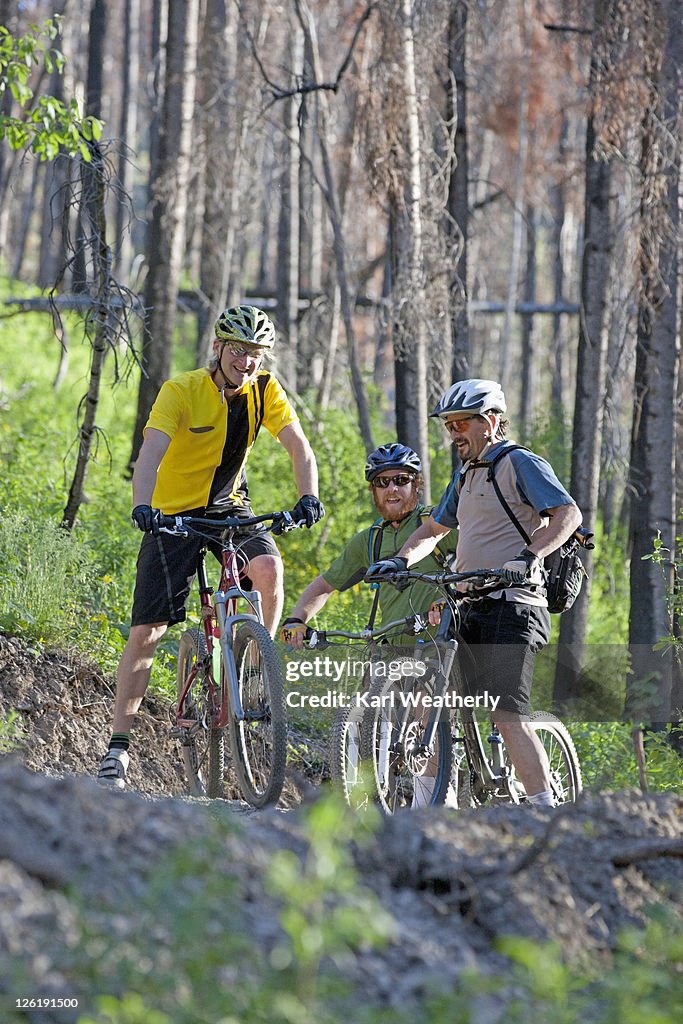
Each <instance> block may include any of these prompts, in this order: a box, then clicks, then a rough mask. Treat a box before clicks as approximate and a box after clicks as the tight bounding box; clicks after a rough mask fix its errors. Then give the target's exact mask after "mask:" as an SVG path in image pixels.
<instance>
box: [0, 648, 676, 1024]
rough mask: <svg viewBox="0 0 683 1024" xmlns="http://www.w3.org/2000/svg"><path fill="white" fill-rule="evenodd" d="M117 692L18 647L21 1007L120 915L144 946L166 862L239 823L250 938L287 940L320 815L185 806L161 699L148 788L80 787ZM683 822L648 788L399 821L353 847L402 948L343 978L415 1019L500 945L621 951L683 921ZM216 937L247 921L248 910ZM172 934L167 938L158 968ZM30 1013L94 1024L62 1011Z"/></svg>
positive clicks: (89, 672) (228, 839)
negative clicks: (279, 881)
mask: <svg viewBox="0 0 683 1024" xmlns="http://www.w3.org/2000/svg"><path fill="white" fill-rule="evenodd" d="M111 696H112V695H111V688H110V685H109V684H108V683H107V681H106V680H103V679H102V678H101V677H100V676H99V675H98V674H97V672H96V671H94V670H93V669H92V667H86V666H83V665H82V664H81V663H80V662H76V661H73V660H71V661H69V660H65V659H63V658H61V657H58V656H56V655H41V656H35V655H33V654H31V653H30V652H29V651H27V649H26V648H25V647H24V646H23V645H22V644H21V643H20V642H19V641H17V640H11V639H7V638H3V637H0V704H2V706H3V710H4V711H6V710H7V709H8V708H10V707H11V708H14V709H15V710H17V711H19V712H20V714H21V717H22V719H23V722H24V732H25V752H24V754H23V755H10V756H6V757H2V758H0V787H1V789H2V793H3V799H2V801H0V993H5V994H6V995H10V996H11V995H12V993H14V992H16V985H17V984H18V982H17V978H18V977H21V979H22V984H23V985H27V984H30V985H31V986H33V988H34V990H35V991H36V992H42V993H46V992H50V993H53V994H59V993H62V994H67V995H68V994H70V993H71V994H72V993H73V991H74V986H75V985H76V986H77V985H78V984H81V985H84V984H85V982H84V981H83V979H84V978H87V977H88V972H91V973H92V969H93V968H92V964H83V963H80V962H78V959H77V958H76V962H74V957H75V956H76V954H75V953H74V952H73V950H74V949H79V948H80V946H79V943H80V942H81V940H82V938H83V935H84V934H85V933H86V932H87V930H88V929H89V928H96V927H98V926H99V927H101V925H102V921H103V920H104V921H106V922H107V924H106V927H107V929H109V928H110V924H109V921H110V919H111V920H113V921H115V927H116V929H118V931H117V941H119V940H120V941H121V942H123V941H124V940H126V941H127V942H129V943H130V944H132V946H133V947H134V944H135V942H136V941H139V940H138V939H137V938H136V928H137V927H138V922H137V916H136V913H135V911H132V912H131V910H130V908H131V907H137V906H140V907H143V906H144V905H145V901H146V900H147V899H148V898H149V897H150V892H151V891H152V887H153V885H154V882H155V873H156V872H157V870H158V867H159V865H160V864H163V863H166V862H167V859H168V857H169V856H170V855H171V854H172V853H173V851H174V850H178V849H179V848H180V847H181V846H182V845H183V844H184V843H186V842H187V840H188V838H191V839H192V843H193V848H195V849H199V850H201V849H202V848H203V845H204V844H206V843H208V842H210V841H211V836H212V835H214V832H215V826H216V821H217V820H219V821H226V820H228V819H230V821H232V822H233V823H236V824H233V825H232V826H231V827H230V828H229V829H228V830H224V831H222V832H221V834H220V840H219V841H220V843H221V844H222V846H221V850H222V851H224V854H225V855H224V856H223V855H221V856H219V857H218V858H217V860H216V862H215V864H216V872H217V873H218V874H219V875H223V876H225V878H229V879H230V880H231V881H232V883H233V884H234V887H235V888H234V891H235V892H236V894H237V896H236V899H237V900H238V904H239V913H240V915H241V917H240V924H239V928H240V930H241V932H242V933H243V934H244V935H246V936H248V937H249V939H251V940H253V942H254V943H256V944H257V946H258V947H259V948H260V949H261V950H263V952H264V953H268V952H269V951H270V950H272V948H273V946H274V945H275V944H276V943H277V941H278V939H279V937H280V934H281V933H280V930H279V924H278V906H277V902H276V900H275V899H274V897H273V896H272V895H271V894H270V892H269V890H268V888H267V886H265V885H264V875H265V873H266V872H267V870H268V865H269V864H270V863H272V860H273V857H274V856H275V855H276V854H277V852H278V851H281V850H282V849H289V850H292V851H294V853H296V854H297V855H299V856H301V857H302V858H303V857H304V854H305V852H306V849H307V838H306V833H305V830H304V828H303V824H302V823H303V815H302V812H301V811H300V810H297V809H295V810H293V811H292V812H291V813H288V814H282V813H279V812H277V811H268V812H263V813H260V814H253V815H250V814H241V815H239V816H235V815H234V814H232V810H233V809H241V808H242V805H239V804H230V803H228V802H223V801H218V802H213V803H210V802H208V801H192V800H187V799H179V798H178V796H179V794H180V793H181V792H182V782H181V778H180V770H179V759H178V754H177V750H175V749H174V744H173V743H172V742H171V741H170V740H169V739H168V738H167V737H166V735H165V730H166V727H167V726H166V711H165V709H164V708H162V707H159V706H157V705H155V703H154V702H153V701H152V702H150V703H148V705H147V707H146V710H145V714H144V716H143V721H142V725H141V732H140V735H142V736H144V737H145V742H144V747H145V749H146V751H147V752H146V754H143V755H142V757H141V760H140V761H139V762H138V769H142V770H141V774H140V778H141V779H142V780H143V781H144V783H145V784H144V786H140V789H141V790H142V789H144V790H145V792H144V793H143V792H135V791H130V792H125V793H118V792H112V791H110V790H102V789H101V788H100V787H98V786H97V785H96V784H95V783H94V781H93V780H92V778H89V777H79V774H80V775H81V776H83V774H85V775H89V774H90V773H92V771H93V770H94V768H95V766H96V762H97V757H98V754H99V741H100V739H101V737H102V736H103V735H106V728H107V725H108V719H109V713H110V706H109V705H110V701H111ZM139 746H141V747H142V746H143V744H141V743H139ZM160 751H161V752H162V753H163V754H164V756H163V757H160V756H159V752H160ZM166 755H168V756H166ZM22 760H23V761H24V762H25V764H23V763H22ZM28 769H30V770H28ZM133 772H134V774H133V776H132V782H133V786H136V785H137V784H138V775H137V774H136V769H135V768H134V769H133ZM161 794H164V797H165V798H161ZM169 794H170V797H169ZM682 822H683V797H682V796H679V795H672V794H651V795H645V796H643V795H642V794H640V793H638V792H635V791H633V792H623V793H615V794H601V795H598V796H588V797H584V798H582V800H581V801H580V802H579V803H578V804H577V805H576V806H571V807H567V808H562V809H559V810H558V811H543V810H540V809H538V810H532V809H529V808H525V809H521V808H507V807H498V808H493V809H491V810H487V811H482V810H478V811H464V812H459V813H454V812H451V811H447V810H445V809H443V810H426V811H422V812H417V813H414V814H406V815H400V816H397V817H396V818H394V819H385V820H383V821H382V822H381V824H380V827H379V829H378V830H377V832H376V833H375V834H374V835H373V836H372V837H371V838H370V841H369V843H368V844H367V845H363V846H361V847H360V848H356V847H355V846H351V847H350V849H351V850H352V855H353V859H354V862H355V865H356V867H357V869H358V870H359V872H360V874H361V875H362V877H363V879H364V881H365V882H366V884H367V885H368V886H369V887H370V889H371V890H372V891H373V892H374V893H375V895H376V896H377V898H378V899H379V900H380V902H381V905H382V907H383V909H384V911H385V912H386V913H387V914H388V915H389V917H390V919H391V922H392V923H391V939H390V941H389V942H388V944H387V945H386V946H385V947H384V948H382V949H381V950H379V951H374V952H368V951H364V952H363V955H362V956H359V957H356V958H352V959H350V960H348V961H345V962H344V964H343V965H342V966H341V967H340V968H339V969H341V970H342V971H343V972H344V973H345V974H346V975H347V981H348V983H349V984H350V985H351V987H352V989H353V990H354V991H355V992H356V993H358V998H363V999H365V1000H371V1001H375V1002H377V1003H378V1004H379V1005H383V1006H395V1007H403V1008H405V1007H406V1006H410V1005H412V1004H413V1003H414V1004H419V1003H420V1001H421V1000H422V999H423V998H424V995H425V992H429V991H433V990H434V989H435V988H437V987H446V988H448V987H450V986H452V985H454V984H455V983H456V981H457V978H458V976H459V974H460V972H461V971H462V970H463V968H464V967H466V966H472V965H476V966H478V967H479V968H481V969H482V970H484V971H488V970H495V969H500V968H501V967H503V966H504V960H503V958H502V956H501V954H500V953H498V952H497V951H496V949H495V947H494V943H495V940H496V938H497V937H498V936H501V935H506V934H517V935H523V936H526V937H529V938H532V939H536V940H548V939H552V940H555V941H557V942H558V943H560V944H561V946H562V949H563V950H564V951H565V953H566V955H567V956H568V957H569V958H571V959H581V958H582V957H585V956H590V957H591V958H593V959H595V958H601V957H605V956H607V955H608V954H609V951H610V949H612V948H613V946H614V944H615V942H616V939H617V936H618V934H619V933H620V931H621V930H622V929H623V928H624V927H626V926H628V925H638V926H642V925H643V924H644V923H645V921H646V914H647V910H648V908H649V907H652V906H666V907H668V908H670V909H672V910H673V911H674V912H675V913H681V897H682V895H683V828H682ZM302 864H303V860H302ZM190 881H192V880H190ZM157 884H158V879H157ZM192 884H195V883H192ZM196 884H199V883H198V882H197V883H196ZM76 893H79V894H80V895H79V896H78V897H77V896H76ZM182 898H183V893H182V891H181V890H180V889H177V887H174V888H172V889H170V890H169V891H168V893H165V896H164V899H168V900H169V901H171V905H172V901H173V900H174V899H178V900H181V899H182ZM122 908H123V909H125V908H128V913H121V911H122ZM112 915H113V916H112ZM212 924H213V926H214V927H215V928H217V929H219V930H220V929H224V930H229V929H230V928H233V929H234V928H235V921H234V918H232V917H230V915H227V917H225V918H223V917H220V918H217V919H216V921H214V922H213V923H212ZM220 934H221V933H220V931H219V932H217V941H219V940H220ZM65 937H68V941H66V939H65ZM165 941H166V937H165V936H164V935H163V934H160V936H159V937H158V939H155V956H162V955H163V948H164V942H165ZM70 949H71V952H70ZM264 962H267V957H266V959H265V961H264ZM17 972H19V973H17ZM75 979H80V981H77V980H75ZM84 1009H85V1008H84V1007H83V1006H82V1007H81V1012H83V1010H84ZM3 1019H4V1018H3ZM8 1019H11V1018H8ZM22 1019H23V1020H28V1021H30V1022H32V1024H43V1022H44V1021H52V1020H59V1021H61V1022H62V1024H64V1022H71V1021H74V1020H76V1019H77V1018H76V1016H75V1014H71V1015H70V1014H69V1013H68V1012H67V1011H60V1013H59V1015H58V1016H53V1017H51V1016H50V1015H49V1014H48V1015H45V1014H41V1013H37V1012H36V1013H33V1014H28V1015H27V1016H25V1017H23V1018H22Z"/></svg>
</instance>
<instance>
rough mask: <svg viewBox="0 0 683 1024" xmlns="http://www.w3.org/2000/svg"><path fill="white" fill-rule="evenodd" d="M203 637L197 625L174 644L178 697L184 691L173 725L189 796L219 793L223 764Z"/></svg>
mask: <svg viewBox="0 0 683 1024" xmlns="http://www.w3.org/2000/svg"><path fill="white" fill-rule="evenodd" d="M208 672H209V666H208V659H207V651H206V638H205V636H204V634H203V633H202V632H201V631H200V630H199V629H190V630H188V631H187V632H186V633H183V635H182V637H181V638H180V646H179V648H178V662H177V669H176V690H177V694H178V700H180V698H181V697H182V696H183V693H185V688H186V686H187V681H188V679H189V678H190V674H191V673H194V678H193V680H192V683H191V685H190V686H189V688H188V689H187V692H186V693H185V697H184V699H183V703H182V707H181V708H180V710H179V714H178V716H177V717H178V718H179V719H181V720H182V722H183V724H182V725H181V726H178V727H177V732H178V735H179V739H180V743H181V747H182V753H183V764H184V766H185V777H186V779H187V785H188V790H189V792H190V794H191V795H192V796H208V797H211V798H214V797H219V796H222V793H223V769H224V764H225V730H224V729H217V728H216V727H215V726H214V725H212V718H213V708H212V700H211V690H210V688H209V683H208V678H207V676H208Z"/></svg>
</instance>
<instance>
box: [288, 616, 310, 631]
mask: <svg viewBox="0 0 683 1024" xmlns="http://www.w3.org/2000/svg"><path fill="white" fill-rule="evenodd" d="M294 623H296V624H297V625H299V626H305V625H306V623H305V622H304V620H303V619H297V618H291V619H285V621H284V622H283V623H282V628H283V629H284V627H285V626H291V625H293V624H294Z"/></svg>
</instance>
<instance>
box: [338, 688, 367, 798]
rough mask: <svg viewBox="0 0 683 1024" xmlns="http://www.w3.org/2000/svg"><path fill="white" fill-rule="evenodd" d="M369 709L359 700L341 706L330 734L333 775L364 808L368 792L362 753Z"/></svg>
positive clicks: (342, 788)
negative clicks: (364, 727)
mask: <svg viewBox="0 0 683 1024" xmlns="http://www.w3.org/2000/svg"><path fill="white" fill-rule="evenodd" d="M364 711H365V709H364V708H363V706H362V705H358V704H357V703H356V701H355V700H352V702H351V703H350V704H349V706H348V707H347V708H340V709H339V710H338V711H337V713H336V714H335V716H334V718H333V720H332V731H331V734H330V776H331V778H332V783H333V785H335V786H337V788H338V789H339V790H340V791H341V792H342V793H343V794H344V799H345V800H346V802H347V803H348V804H349V806H351V807H363V806H364V805H365V804H366V803H367V792H366V788H365V786H364V785H363V771H362V761H361V756H360V745H361V738H360V737H361V723H362V720H363V714H364Z"/></svg>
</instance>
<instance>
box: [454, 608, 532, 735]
mask: <svg viewBox="0 0 683 1024" xmlns="http://www.w3.org/2000/svg"><path fill="white" fill-rule="evenodd" d="M461 607H462V621H461V624H460V631H459V634H460V637H461V638H462V639H463V640H464V641H465V644H466V645H467V650H466V651H463V658H462V662H461V664H462V667H463V670H464V673H465V676H466V680H467V684H468V689H469V692H470V693H471V694H483V693H484V691H488V693H489V694H490V695H491V696H492V697H500V702H499V704H498V705H497V706H498V707H499V708H500V709H501V710H502V711H512V712H515V713H517V714H519V715H528V714H529V711H530V700H531V684H532V681H533V675H534V660H535V657H536V654H537V652H538V651H540V650H541V649H542V648H543V647H545V646H546V644H547V643H548V640H549V638H550V615H549V613H548V609H547V608H540V607H538V606H537V605H532V604H521V602H519V601H505V600H503V599H502V598H484V599H483V600H481V601H473V602H472V603H471V604H468V603H464V604H463V605H462V606H461Z"/></svg>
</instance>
